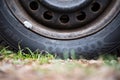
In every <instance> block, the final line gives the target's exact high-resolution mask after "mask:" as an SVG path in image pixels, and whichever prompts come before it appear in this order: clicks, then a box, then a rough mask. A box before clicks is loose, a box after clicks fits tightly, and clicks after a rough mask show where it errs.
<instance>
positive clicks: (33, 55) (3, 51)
mask: <svg viewBox="0 0 120 80" xmlns="http://www.w3.org/2000/svg"><path fill="white" fill-rule="evenodd" d="M26 49H27V51H28V52H29V54H26V53H24V52H23V50H22V49H21V48H20V47H19V51H18V52H16V53H15V52H13V51H11V50H9V49H8V48H7V47H6V48H3V47H0V55H1V56H0V60H2V59H12V60H14V63H15V64H19V60H29V61H30V60H31V61H37V62H39V64H48V63H49V61H50V60H55V57H54V56H53V55H51V54H48V53H47V54H45V55H43V54H42V53H40V52H39V51H35V52H32V51H31V50H30V49H29V48H26ZM66 53H67V52H66ZM72 53H74V51H72ZM74 54H75V53H74ZM65 56H66V55H65ZM66 58H67V57H66ZM73 59H74V55H73ZM100 59H102V60H103V62H104V63H103V65H105V66H109V67H112V68H115V69H117V70H120V61H119V60H118V57H117V56H115V55H110V54H105V55H102V56H100ZM66 60H67V59H66ZM66 60H65V61H66ZM57 63H58V62H57ZM73 63H74V61H73ZM73 63H72V64H73ZM66 64H69V62H68V63H66ZM70 64H71V63H70ZM74 66H75V64H74Z"/></svg>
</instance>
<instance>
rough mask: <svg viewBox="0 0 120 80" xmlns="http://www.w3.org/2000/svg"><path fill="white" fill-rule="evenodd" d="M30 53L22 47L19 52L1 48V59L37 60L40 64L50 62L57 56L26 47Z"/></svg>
mask: <svg viewBox="0 0 120 80" xmlns="http://www.w3.org/2000/svg"><path fill="white" fill-rule="evenodd" d="M26 49H27V51H28V53H29V54H26V53H24V52H23V50H22V49H20V48H19V51H18V52H16V53H15V52H13V51H11V50H9V49H8V48H7V47H6V48H2V47H1V48H0V54H1V60H2V59H3V58H4V59H12V60H15V61H16V60H26V59H28V60H32V61H34V60H36V61H38V62H39V63H40V64H45V63H49V60H53V59H55V57H54V56H53V55H51V54H48V53H46V54H44V55H43V54H42V53H40V52H39V51H35V52H32V51H31V50H30V49H29V48H26Z"/></svg>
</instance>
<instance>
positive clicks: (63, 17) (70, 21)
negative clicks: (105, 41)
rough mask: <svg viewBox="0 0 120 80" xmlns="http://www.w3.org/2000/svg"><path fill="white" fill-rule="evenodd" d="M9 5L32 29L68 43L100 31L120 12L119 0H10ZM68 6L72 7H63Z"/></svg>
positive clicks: (8, 0)
mask: <svg viewBox="0 0 120 80" xmlns="http://www.w3.org/2000/svg"><path fill="white" fill-rule="evenodd" d="M59 1H62V2H61V3H60V4H59V5H57V4H55V3H56V2H59ZM66 1H68V3H66ZM69 1H71V4H69ZM74 1H75V2H74ZM6 2H7V5H8V7H9V9H10V10H11V11H12V13H13V14H14V16H15V17H16V18H17V19H18V20H19V21H20V22H21V23H22V24H23V25H24V26H25V27H27V28H29V30H32V31H34V32H36V33H38V34H40V35H42V36H44V37H48V38H54V39H65V40H66V39H76V38H81V37H85V36H88V35H91V34H93V33H95V32H98V31H99V30H101V29H103V28H104V27H105V25H107V24H108V23H109V22H110V21H111V20H112V19H113V18H114V17H115V16H116V15H117V14H118V13H119V10H120V8H119V7H120V1H119V0H65V1H63V0H11V1H10V0H6ZM65 3H66V5H67V4H69V5H68V6H63V5H65Z"/></svg>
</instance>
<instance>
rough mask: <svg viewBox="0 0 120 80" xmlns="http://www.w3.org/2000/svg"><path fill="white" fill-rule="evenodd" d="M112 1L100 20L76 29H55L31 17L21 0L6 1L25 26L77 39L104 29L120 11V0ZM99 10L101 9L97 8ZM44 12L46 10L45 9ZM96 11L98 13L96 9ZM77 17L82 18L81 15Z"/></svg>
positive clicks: (41, 33)
mask: <svg viewBox="0 0 120 80" xmlns="http://www.w3.org/2000/svg"><path fill="white" fill-rule="evenodd" d="M23 1H24V0H23ZM28 1H34V0H28ZM98 1H99V0H98ZM111 1H112V2H111V4H109V6H108V7H107V8H106V10H104V12H103V13H101V15H100V16H98V17H97V19H98V20H96V19H94V21H93V22H91V23H89V24H85V25H84V26H82V27H83V28H81V27H80V28H76V29H73V28H71V29H62V28H59V29H56V28H55V29H54V28H53V27H49V26H47V25H45V24H42V23H39V21H36V19H34V17H31V16H30V14H28V12H27V11H26V10H25V9H24V7H23V6H21V4H20V2H19V0H12V1H8V0H6V2H7V3H9V4H8V6H9V8H10V10H11V11H12V13H13V14H14V15H15V16H16V18H17V19H18V20H19V21H20V22H21V23H23V25H25V27H27V28H28V29H29V30H32V31H34V32H36V33H38V34H40V35H42V36H45V37H48V38H54V39H77V38H81V37H85V36H88V35H91V34H93V33H96V32H98V31H99V30H101V29H103V28H104V27H105V25H107V24H108V23H109V22H110V21H111V20H112V19H113V18H114V17H115V16H116V15H117V14H118V12H119V10H120V9H119V7H120V1H119V0H115V1H113V0H111ZM93 3H95V2H93ZM93 3H91V4H93ZM13 4H14V5H13ZM13 8H14V9H13ZM34 8H35V10H33V12H34V11H36V8H37V9H38V6H36V7H34ZM89 9H91V8H89ZM48 11H49V10H48ZM53 11H54V10H53ZM97 11H99V10H97ZM43 12H45V11H43ZM41 13H42V12H41ZM48 13H49V12H48ZM94 13H96V11H95V12H94ZM43 14H45V13H43ZM46 14H47V12H46ZM52 14H55V13H52ZM70 14H71V12H70ZM75 14H76V13H75ZM83 14H84V13H83ZM61 15H62V16H63V19H64V18H65V19H66V18H67V17H66V16H67V14H61ZM57 16H58V17H59V15H57ZM72 16H73V15H72ZM42 17H44V18H45V16H43V15H42ZM68 18H70V17H68ZM77 18H79V19H82V18H81V17H79V16H78V17H77ZM77 18H76V19H77ZM83 18H84V17H83ZM49 19H51V16H50V17H48V20H46V21H45V22H51V23H52V21H50V20H49ZM103 19H104V20H103ZM59 20H60V18H59ZM77 20H78V19H77ZM77 20H76V21H77ZM83 21H84V20H83ZM63 22H64V21H63ZM67 22H68V21H65V23H63V24H62V25H63V27H64V26H66V25H67V24H68V23H67ZM78 22H79V21H78ZM81 22H82V21H81ZM52 24H54V23H52ZM96 25H97V26H96ZM101 25H103V26H101ZM46 26H47V27H46ZM68 27H69V26H68Z"/></svg>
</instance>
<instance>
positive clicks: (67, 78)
mask: <svg viewBox="0 0 120 80" xmlns="http://www.w3.org/2000/svg"><path fill="white" fill-rule="evenodd" d="M0 80H120V71H119V70H118V69H114V68H112V67H110V66H106V65H104V64H103V61H102V60H89V61H88V60H75V61H74V60H65V61H64V60H51V61H49V63H48V64H39V62H38V61H32V60H24V61H22V60H16V61H15V60H2V61H0Z"/></svg>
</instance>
